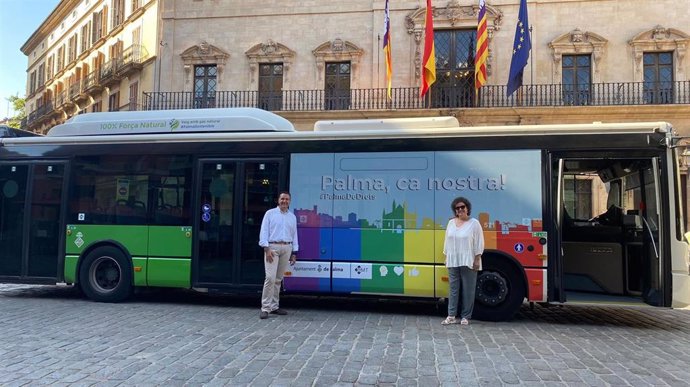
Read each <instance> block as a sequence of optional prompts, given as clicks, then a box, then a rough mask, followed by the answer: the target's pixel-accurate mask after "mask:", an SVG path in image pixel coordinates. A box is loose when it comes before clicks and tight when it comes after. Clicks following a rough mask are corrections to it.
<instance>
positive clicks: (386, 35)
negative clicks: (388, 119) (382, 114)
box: [383, 0, 393, 99]
mask: <svg viewBox="0 0 690 387" xmlns="http://www.w3.org/2000/svg"><path fill="white" fill-rule="evenodd" d="M383 30H384V31H383V53H384V55H385V56H386V87H387V88H388V92H387V95H388V99H391V84H392V81H393V60H392V58H391V17H390V13H389V10H388V0H386V11H385V12H384V17H383Z"/></svg>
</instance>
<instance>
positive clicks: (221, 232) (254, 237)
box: [0, 108, 690, 320]
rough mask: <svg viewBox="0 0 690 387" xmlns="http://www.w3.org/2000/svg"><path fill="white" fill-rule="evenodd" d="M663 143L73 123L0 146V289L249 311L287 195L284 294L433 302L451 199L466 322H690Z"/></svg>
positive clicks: (605, 135) (106, 117) (357, 125)
mask: <svg viewBox="0 0 690 387" xmlns="http://www.w3.org/2000/svg"><path fill="white" fill-rule="evenodd" d="M676 141H677V138H676V137H675V134H674V131H673V128H672V127H671V125H669V124H667V123H662V122H656V123H619V124H614V123H607V124H601V123H595V124H578V125H527V126H502V127H460V125H459V124H458V122H457V120H456V119H455V118H454V117H435V118H411V119H384V120H345V121H319V122H317V124H316V125H315V127H314V130H313V131H297V130H295V129H294V126H293V125H292V124H291V123H290V122H289V121H287V120H285V119H284V118H282V117H280V116H278V115H274V114H272V113H269V112H266V111H262V110H258V109H250V108H242V109H196V110H168V111H142V112H108V113H88V114H82V115H78V116H75V117H73V118H71V119H70V120H68V121H67V122H66V123H64V124H62V125H58V126H56V127H54V128H53V129H51V131H50V132H49V133H48V135H46V136H36V137H6V138H0V188H1V191H0V246H1V248H0V282H13V283H34V284H55V283H67V284H74V285H75V286H78V287H79V288H80V289H81V290H83V292H84V293H85V294H86V296H88V297H89V298H90V299H93V300H95V301H101V302H119V301H123V300H126V299H127V298H128V297H129V296H130V295H131V294H132V291H133V289H134V288H135V287H170V288H188V289H195V290H202V291H220V292H228V293H240V294H254V295H257V294H260V292H261V286H262V283H263V276H264V267H263V254H262V249H261V248H260V247H259V246H258V238H259V228H260V225H261V220H262V217H263V214H264V212H265V211H266V210H267V209H269V208H271V207H273V206H275V205H276V199H277V196H278V193H279V192H281V191H283V190H289V191H290V192H291V193H292V204H291V206H292V208H291V210H292V211H293V212H294V213H295V215H296V217H297V219H298V233H299V240H300V251H299V260H298V262H297V264H296V265H294V266H292V267H290V268H288V271H287V272H286V273H285V279H284V282H283V289H284V292H286V293H288V294H329V295H342V296H344V297H346V296H350V295H356V296H365V295H375V296H377V297H416V298H424V299H436V300H443V299H445V297H446V295H447V292H448V277H447V271H446V269H445V266H444V257H443V253H442V249H443V237H444V230H445V224H446V223H447V221H448V219H449V218H450V217H451V215H452V214H451V213H450V211H449V204H450V202H451V201H452V199H453V198H455V197H457V196H465V197H467V198H469V199H470V200H471V201H472V203H473V211H474V213H473V214H472V216H473V217H476V218H477V219H478V220H479V221H480V223H481V224H482V227H483V229H484V236H485V242H486V250H485V253H484V255H483V270H482V271H481V272H480V273H479V277H478V282H477V298H476V307H475V315H476V317H477V318H480V319H486V320H505V319H509V318H511V317H512V316H513V315H514V314H515V313H516V311H517V310H519V308H520V306H521V305H522V304H523V303H524V302H525V301H527V302H535V303H569V302H595V303H617V304H640V305H642V304H648V305H653V306H662V307H683V306H687V305H688V304H690V264H689V261H688V244H687V241H686V240H685V238H684V232H685V230H684V220H683V215H682V214H683V210H682V201H681V198H680V192H681V191H680V174H679V163H678V157H679V152H678V151H677V148H676Z"/></svg>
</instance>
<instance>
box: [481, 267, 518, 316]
mask: <svg viewBox="0 0 690 387" xmlns="http://www.w3.org/2000/svg"><path fill="white" fill-rule="evenodd" d="M482 264H483V265H482V266H483V268H482V269H483V270H482V271H480V272H479V274H478V275H477V293H476V297H475V302H474V312H473V315H474V316H473V317H474V318H476V319H478V320H485V321H506V320H510V319H511V318H513V316H514V315H515V313H517V311H518V310H519V309H520V306H521V305H522V303H523V301H524V300H525V288H526V287H525V277H524V274H523V273H522V269H521V268H520V267H518V266H517V265H516V264H515V263H513V262H512V261H510V260H509V259H507V258H504V257H498V256H489V257H486V258H485V259H484V262H482Z"/></svg>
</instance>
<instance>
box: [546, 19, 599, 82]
mask: <svg viewBox="0 0 690 387" xmlns="http://www.w3.org/2000/svg"><path fill="white" fill-rule="evenodd" d="M607 44H608V40H606V39H604V38H603V37H602V36H601V35H598V34H595V33H594V32H590V31H584V32H583V31H582V30H581V29H579V28H575V29H574V30H572V31H570V32H566V33H565V34H563V35H561V36H559V37H557V38H556V39H554V40H552V41H551V42H549V48H551V51H552V59H553V63H554V65H553V66H552V67H553V79H555V80H557V81H560V79H561V59H562V58H563V55H586V54H590V55H591V56H592V62H593V63H592V70H593V74H592V82H598V80H599V62H600V61H601V58H602V56H603V55H604V54H605V53H606V45H607Z"/></svg>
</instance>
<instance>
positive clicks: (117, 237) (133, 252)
mask: <svg viewBox="0 0 690 387" xmlns="http://www.w3.org/2000/svg"><path fill="white" fill-rule="evenodd" d="M148 229H149V228H148V226H134V225H90V224H80V225H74V224H71V225H67V230H68V233H67V236H66V242H65V257H66V259H65V282H75V281H74V280H76V279H77V278H78V277H79V273H77V267H76V266H77V263H78V262H77V260H78V257H80V256H81V255H82V254H83V253H84V251H85V250H86V249H87V248H89V246H92V245H94V244H96V243H99V242H110V243H112V242H113V241H114V242H117V243H118V244H120V245H121V246H123V247H124V248H125V249H126V250H127V251H125V253H129V255H130V256H131V257H133V258H134V257H136V258H138V261H137V262H141V259H145V258H146V257H147V256H148V241H149V236H148V232H149V230H148ZM133 263H134V264H136V262H133ZM68 279H72V281H69V280H68ZM134 283H135V284H137V285H138V284H146V271H136V270H135V271H134Z"/></svg>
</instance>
